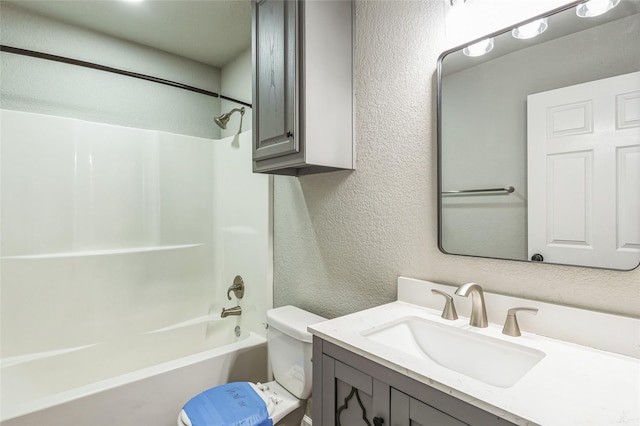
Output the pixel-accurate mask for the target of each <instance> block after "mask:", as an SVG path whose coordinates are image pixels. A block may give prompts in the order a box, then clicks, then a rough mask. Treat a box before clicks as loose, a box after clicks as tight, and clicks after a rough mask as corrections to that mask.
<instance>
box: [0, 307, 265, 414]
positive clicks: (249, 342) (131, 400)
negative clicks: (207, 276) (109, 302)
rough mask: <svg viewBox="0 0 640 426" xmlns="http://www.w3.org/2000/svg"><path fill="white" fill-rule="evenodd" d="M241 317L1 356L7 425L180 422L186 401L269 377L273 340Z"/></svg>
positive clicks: (191, 322)
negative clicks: (245, 325) (249, 328)
mask: <svg viewBox="0 0 640 426" xmlns="http://www.w3.org/2000/svg"><path fill="white" fill-rule="evenodd" d="M239 323H240V320H239V318H238V317H234V318H227V319H224V320H221V319H220V318H216V317H213V316H212V317H199V318H195V319H192V320H188V321H185V322H181V323H180V324H174V325H170V326H167V327H163V328H160V329H157V330H152V331H149V332H147V333H143V334H138V335H131V336H125V337H122V338H119V339H115V340H114V341H112V342H108V343H96V344H88V345H81V346H78V347H73V348H65V349H59V350H55V351H50V352H45V353H38V354H29V355H23V356H19V357H12V358H7V359H3V360H2V368H1V370H0V385H1V387H0V394H1V396H0V397H1V400H0V413H1V416H2V417H1V422H0V424H1V425H2V426H26V425H29V426H34V425H38V426H63V425H64V426H71V425H90V426H125V425H137V426H140V425H142V426H164V425H166V426H174V425H175V424H176V419H177V416H178V413H179V412H180V409H181V408H182V406H183V405H184V403H185V402H186V401H187V400H189V398H191V397H192V396H194V395H196V394H197V393H199V392H201V391H203V390H205V389H208V388H210V387H212V386H216V385H219V384H222V383H226V382H229V381H243V380H248V381H266V380H267V350H266V348H267V347H266V339H265V338H264V337H262V336H259V335H258V334H255V333H252V332H243V333H241V335H240V336H239V337H236V335H235V326H236V325H237V324H239Z"/></svg>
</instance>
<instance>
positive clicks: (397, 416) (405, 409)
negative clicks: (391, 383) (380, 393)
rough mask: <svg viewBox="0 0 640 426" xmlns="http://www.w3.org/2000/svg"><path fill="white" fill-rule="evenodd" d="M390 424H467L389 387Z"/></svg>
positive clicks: (410, 425) (452, 425) (421, 425)
mask: <svg viewBox="0 0 640 426" xmlns="http://www.w3.org/2000/svg"><path fill="white" fill-rule="evenodd" d="M391 425H392V426H465V425H467V424H466V423H463V422H461V421H460V420H458V419H456V418H454V417H451V416H450V415H448V414H445V413H443V412H442V411H440V410H436V409H435V408H433V407H431V406H430V405H427V404H425V403H424V402H421V401H418V400H417V399H415V398H411V397H410V396H409V395H407V394H405V393H403V392H400V391H399V390H397V389H391Z"/></svg>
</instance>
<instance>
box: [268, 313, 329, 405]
mask: <svg viewBox="0 0 640 426" xmlns="http://www.w3.org/2000/svg"><path fill="white" fill-rule="evenodd" d="M325 320H326V319H325V318H323V317H321V316H318V315H315V314H312V313H311V312H307V311H305V310H302V309H300V308H296V307H295V306H282V307H280V308H275V309H270V310H268V311H267V324H268V326H269V328H268V330H267V336H268V345H267V347H268V351H269V360H270V362H271V369H272V370H273V376H274V378H275V379H276V381H277V382H278V383H280V384H281V385H282V386H283V387H284V388H285V389H286V390H288V391H289V392H291V394H293V395H294V396H295V397H296V398H299V399H307V398H309V397H310V396H311V376H312V374H311V355H312V346H313V344H312V336H311V333H309V332H308V331H307V326H308V325H311V324H316V323H319V322H322V321H325Z"/></svg>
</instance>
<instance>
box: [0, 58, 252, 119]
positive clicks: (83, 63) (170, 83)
mask: <svg viewBox="0 0 640 426" xmlns="http://www.w3.org/2000/svg"><path fill="white" fill-rule="evenodd" d="M0 51H1V52H7V53H14V54H16V55H22V56H30V57H32V58H40V59H46V60H49V61H54V62H61V63H63V64H70V65H77V66H80V67H85V68H90V69H94V70H99V71H106V72H110V73H113V74H119V75H124V76H127V77H133V78H139V79H141V80H146V81H151V82H154V83H159V84H164V85H166V86H172V87H177V88H178V89H183V90H188V91H190V92H195V93H200V94H201V95H207V96H212V97H214V98H220V99H224V100H226V101H231V102H235V103H237V104H240V105H244V106H246V107H249V108H252V105H251V104H249V103H247V102H242V101H239V100H237V99H234V98H230V97H228V96H224V95H220V94H218V93H216V92H211V91H209V90H204V89H199V88H197V87H193V86H188V85H186V84H182V83H177V82H175V81H171V80H165V79H163V78H158V77H154V76H151V75H146V74H140V73H137V72H131V71H125V70H121V69H118V68H112V67H108V66H105V65H100V64H95V63H93V62H86V61H81V60H78V59H72V58H67V57H64V56H58V55H52V54H49V53H42V52H36V51H35V50H28V49H20V48H18V47H11V46H5V45H0Z"/></svg>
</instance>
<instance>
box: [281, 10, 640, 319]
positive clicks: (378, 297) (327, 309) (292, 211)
mask: <svg viewBox="0 0 640 426" xmlns="http://www.w3.org/2000/svg"><path fill="white" fill-rule="evenodd" d="M444 7H445V2H444V1H439V0H429V1H419V2H418V1H358V2H357V3H356V70H355V71H356V91H357V110H356V132H357V140H356V141H357V153H358V162H357V170H356V171H354V172H335V173H329V174H324V175H315V176H305V177H301V178H297V179H296V178H289V177H276V178H275V199H274V239H275V246H274V254H275V260H274V268H275V276H274V286H275V289H274V291H275V299H274V304H275V305H276V306H279V305H284V304H288V303H292V304H296V305H298V306H300V307H302V308H307V309H309V310H311V311H313V312H316V313H318V314H321V315H325V316H328V317H334V316H337V315H342V314H346V313H349V312H353V311H357V310H360V309H363V308H367V307H371V306H375V305H378V304H381V303H386V302H389V301H391V300H395V297H396V280H397V277H398V276H399V275H403V276H408V277H414V278H420V279H428V280H431V281H435V282H442V283H449V284H462V283H465V282H468V281H476V282H478V283H480V284H481V285H483V286H484V287H485V288H486V289H488V290H489V291H493V292H499V293H504V294H509V295H517V296H520V297H526V298H532V299H537V300H542V301H548V302H553V303H560V304H566V305H571V306H579V307H584V308H588V309H595V310H601V311H607V312H613V313H620V314H626V315H632V316H640V312H639V311H638V306H640V291H639V288H638V283H639V282H640V269H638V268H636V269H635V270H633V271H631V272H619V271H607V270H599V269H589V268H580V267H568V266H567V267H565V266H553V265H545V264H529V263H521V262H514V261H506V260H489V259H478V258H468V257H460V256H452V255H445V254H442V253H441V252H440V251H439V250H438V248H437V198H436V197H437V194H436V191H437V189H436V181H437V168H436V161H437V152H436V79H435V69H436V63H437V59H438V56H439V55H440V53H441V52H442V51H444V50H446V48H447V46H446V40H445V25H444V12H445V11H444Z"/></svg>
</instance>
